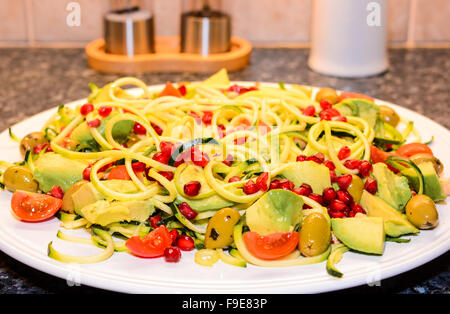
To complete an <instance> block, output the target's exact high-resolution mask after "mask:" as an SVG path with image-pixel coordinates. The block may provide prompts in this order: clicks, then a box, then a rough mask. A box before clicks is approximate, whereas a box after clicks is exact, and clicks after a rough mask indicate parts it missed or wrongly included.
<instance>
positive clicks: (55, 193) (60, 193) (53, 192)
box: [50, 185, 64, 200]
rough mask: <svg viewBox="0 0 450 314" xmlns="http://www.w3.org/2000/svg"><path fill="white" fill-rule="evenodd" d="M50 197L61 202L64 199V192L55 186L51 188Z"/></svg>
mask: <svg viewBox="0 0 450 314" xmlns="http://www.w3.org/2000/svg"><path fill="white" fill-rule="evenodd" d="M50 195H51V196H53V197H56V198H59V199H60V200H62V199H63V197H64V191H63V189H62V188H61V187H60V186H59V185H55V186H54V187H52V189H51V191H50Z"/></svg>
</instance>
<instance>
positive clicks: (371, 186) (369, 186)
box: [364, 177, 378, 194]
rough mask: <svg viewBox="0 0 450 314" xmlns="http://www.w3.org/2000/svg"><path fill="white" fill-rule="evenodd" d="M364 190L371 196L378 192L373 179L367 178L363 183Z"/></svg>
mask: <svg viewBox="0 0 450 314" xmlns="http://www.w3.org/2000/svg"><path fill="white" fill-rule="evenodd" d="M364 189H366V191H367V192H369V193H371V194H375V193H377V191H378V186H377V181H376V180H375V179H373V178H370V177H369V178H367V180H366V182H365V183H364Z"/></svg>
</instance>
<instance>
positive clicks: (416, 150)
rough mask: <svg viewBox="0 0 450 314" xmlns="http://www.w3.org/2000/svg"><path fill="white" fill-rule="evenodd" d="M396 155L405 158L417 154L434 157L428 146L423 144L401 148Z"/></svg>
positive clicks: (405, 145)
mask: <svg viewBox="0 0 450 314" xmlns="http://www.w3.org/2000/svg"><path fill="white" fill-rule="evenodd" d="M395 154H396V155H398V156H403V157H411V156H412V155H416V154H431V155H433V151H432V150H431V149H430V148H429V147H428V146H427V145H425V144H422V143H408V144H404V145H402V146H400V148H399V149H397V150H396V151H395Z"/></svg>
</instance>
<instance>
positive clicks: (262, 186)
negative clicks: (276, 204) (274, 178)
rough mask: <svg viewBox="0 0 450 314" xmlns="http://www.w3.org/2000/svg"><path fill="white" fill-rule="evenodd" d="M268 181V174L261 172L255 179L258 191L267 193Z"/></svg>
mask: <svg viewBox="0 0 450 314" xmlns="http://www.w3.org/2000/svg"><path fill="white" fill-rule="evenodd" d="M268 181H269V173H268V172H263V173H261V174H260V175H259V177H258V178H257V179H256V185H257V186H258V189H259V190H261V191H264V192H265V191H267V190H268V189H269V186H268V185H267V183H268Z"/></svg>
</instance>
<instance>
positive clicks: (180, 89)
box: [178, 85, 187, 96]
mask: <svg viewBox="0 0 450 314" xmlns="http://www.w3.org/2000/svg"><path fill="white" fill-rule="evenodd" d="M178 91H179V92H180V94H181V96H185V95H186V93H187V89H186V86H184V85H181V86H180V87H178Z"/></svg>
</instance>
